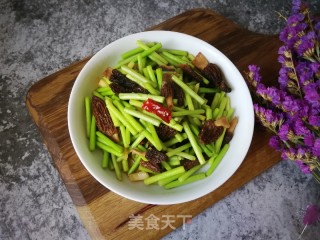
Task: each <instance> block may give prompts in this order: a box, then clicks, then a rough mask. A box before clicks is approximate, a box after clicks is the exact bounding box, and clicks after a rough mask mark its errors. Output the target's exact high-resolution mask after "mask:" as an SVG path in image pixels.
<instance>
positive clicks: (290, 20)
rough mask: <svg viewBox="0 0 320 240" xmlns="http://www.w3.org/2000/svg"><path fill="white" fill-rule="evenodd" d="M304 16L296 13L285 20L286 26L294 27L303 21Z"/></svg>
mask: <svg viewBox="0 0 320 240" xmlns="http://www.w3.org/2000/svg"><path fill="white" fill-rule="evenodd" d="M303 19H304V14H302V13H296V14H293V15H291V16H290V17H288V19H287V25H289V26H296V24H297V23H299V22H301V21H303Z"/></svg>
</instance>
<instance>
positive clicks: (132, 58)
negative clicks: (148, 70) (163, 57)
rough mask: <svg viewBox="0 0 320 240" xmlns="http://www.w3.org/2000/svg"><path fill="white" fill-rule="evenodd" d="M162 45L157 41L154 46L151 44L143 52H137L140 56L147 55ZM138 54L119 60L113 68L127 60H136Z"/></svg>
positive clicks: (125, 62) (127, 61)
mask: <svg viewBox="0 0 320 240" xmlns="http://www.w3.org/2000/svg"><path fill="white" fill-rule="evenodd" d="M161 47H162V44H161V43H157V44H155V45H154V46H152V47H151V48H149V49H148V50H144V51H143V52H141V53H138V54H141V57H147V56H148V55H150V54H151V53H153V52H155V51H157V50H158V49H160V48H161ZM138 54H136V55H133V56H131V57H128V58H126V59H124V60H121V61H119V62H118V64H117V65H116V66H115V67H114V68H119V67H121V66H123V65H125V64H127V63H129V62H136V61H137V60H138Z"/></svg>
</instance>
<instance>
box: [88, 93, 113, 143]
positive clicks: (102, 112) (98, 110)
mask: <svg viewBox="0 0 320 240" xmlns="http://www.w3.org/2000/svg"><path fill="white" fill-rule="evenodd" d="M92 113H93V115H94V117H95V119H96V124H97V128H98V130H99V131H100V132H102V133H103V134H105V135H107V136H109V137H111V138H112V139H113V140H116V141H118V140H119V137H118V129H117V128H116V127H115V126H114V124H113V122H112V119H111V116H110V113H109V111H108V109H107V107H106V104H105V102H104V101H103V100H102V99H100V98H99V97H96V96H93V97H92Z"/></svg>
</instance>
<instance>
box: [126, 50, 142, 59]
mask: <svg viewBox="0 0 320 240" xmlns="http://www.w3.org/2000/svg"><path fill="white" fill-rule="evenodd" d="M143 51H144V49H143V48H141V47H137V48H134V49H131V50H129V51H127V52H125V53H123V54H121V59H127V58H129V57H131V56H133V55H136V54H138V53H141V52H143Z"/></svg>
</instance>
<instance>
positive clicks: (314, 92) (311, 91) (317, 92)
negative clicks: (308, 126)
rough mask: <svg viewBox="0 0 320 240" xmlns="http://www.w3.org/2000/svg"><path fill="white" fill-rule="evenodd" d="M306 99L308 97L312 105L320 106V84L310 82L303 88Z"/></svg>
mask: <svg viewBox="0 0 320 240" xmlns="http://www.w3.org/2000/svg"><path fill="white" fill-rule="evenodd" d="M303 91H304V94H305V96H304V99H306V100H307V101H308V102H309V103H310V104H311V105H312V106H314V107H318V106H320V105H319V104H320V86H319V84H317V83H310V84H309V85H307V86H305V87H304V88H303Z"/></svg>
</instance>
